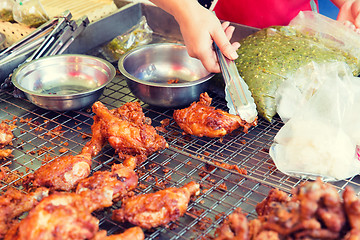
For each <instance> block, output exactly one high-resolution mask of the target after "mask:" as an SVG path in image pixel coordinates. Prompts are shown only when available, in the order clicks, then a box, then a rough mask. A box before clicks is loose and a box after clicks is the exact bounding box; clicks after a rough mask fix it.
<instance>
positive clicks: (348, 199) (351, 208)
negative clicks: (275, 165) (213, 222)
mask: <svg viewBox="0 0 360 240" xmlns="http://www.w3.org/2000/svg"><path fill="white" fill-rule="evenodd" d="M256 212H257V214H258V218H257V219H253V220H250V221H248V220H247V218H246V216H245V215H244V214H243V213H242V212H241V209H237V210H236V211H235V212H234V213H232V214H231V215H229V218H228V219H227V220H226V221H225V222H224V223H223V224H222V225H221V226H220V227H219V228H218V229H217V230H216V233H215V235H216V237H215V239H216V240H231V239H234V240H235V239H244V240H247V239H256V240H262V239H274V240H276V239H345V240H350V239H353V240H355V239H360V199H359V198H358V197H357V196H356V194H355V192H354V191H353V189H352V188H350V187H346V188H345V190H344V192H343V193H342V197H341V196H340V195H339V194H338V192H337V191H336V189H335V188H334V187H333V186H331V185H329V184H326V183H324V182H322V181H321V180H320V179H317V180H316V181H312V182H306V183H303V184H301V185H299V186H298V187H297V188H295V189H293V192H292V196H291V197H290V196H289V195H288V194H286V193H285V192H282V191H280V190H278V189H272V190H271V191H270V192H269V194H268V196H267V197H266V198H265V199H264V200H263V201H262V202H261V203H259V204H258V205H257V206H256Z"/></svg>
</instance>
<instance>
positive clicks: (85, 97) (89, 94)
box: [11, 54, 116, 111]
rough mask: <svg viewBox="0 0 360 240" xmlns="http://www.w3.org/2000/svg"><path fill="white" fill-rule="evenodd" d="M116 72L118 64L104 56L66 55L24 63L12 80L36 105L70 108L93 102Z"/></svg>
mask: <svg viewBox="0 0 360 240" xmlns="http://www.w3.org/2000/svg"><path fill="white" fill-rule="evenodd" d="M115 74H116V69H115V67H114V66H113V65H112V64H111V63H109V62H108V61H106V60H103V59H101V58H97V57H93V56H88V55H81V54H63V55H55V56H49V57H43V58H39V59H36V60H33V61H31V62H29V63H26V64H23V65H21V66H20V67H19V68H18V69H17V70H16V71H15V72H14V74H13V76H12V78H11V81H12V83H13V84H14V86H15V87H17V88H18V89H19V90H21V91H22V92H24V94H25V96H26V97H27V98H28V99H29V100H30V101H31V102H32V103H33V104H35V105H37V106H39V107H41V108H45V109H48V110H56V111H67V110H78V109H80V108H83V107H87V106H90V105H92V104H93V103H94V102H95V101H96V100H98V98H99V97H100V96H101V95H102V93H103V91H104V88H105V86H106V85H107V84H108V83H109V82H110V81H111V80H112V79H113V78H114V77H115Z"/></svg>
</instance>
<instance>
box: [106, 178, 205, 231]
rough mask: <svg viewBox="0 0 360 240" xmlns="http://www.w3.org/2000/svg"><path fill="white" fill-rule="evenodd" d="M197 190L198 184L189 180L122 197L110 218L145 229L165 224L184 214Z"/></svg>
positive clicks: (198, 188)
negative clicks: (176, 185)
mask: <svg viewBox="0 0 360 240" xmlns="http://www.w3.org/2000/svg"><path fill="white" fill-rule="evenodd" d="M199 191H200V185H199V184H197V183H195V182H189V183H188V184H186V185H185V186H183V187H181V188H167V189H164V190H160V191H158V192H155V193H149V194H141V195H137V196H134V197H131V198H128V199H124V200H123V204H122V207H121V208H120V209H117V210H114V212H113V215H112V219H113V220H115V221H118V222H126V221H127V222H130V223H132V224H134V225H137V226H139V227H142V228H145V229H150V228H153V227H158V226H166V225H167V224H168V223H169V222H171V221H175V220H177V219H178V218H179V217H181V216H183V215H184V214H185V212H186V209H187V207H188V203H189V201H190V197H191V196H193V195H196V194H198V193H199Z"/></svg>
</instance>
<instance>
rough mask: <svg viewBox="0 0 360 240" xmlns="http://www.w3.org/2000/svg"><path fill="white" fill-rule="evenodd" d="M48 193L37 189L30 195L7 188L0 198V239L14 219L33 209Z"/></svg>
mask: <svg viewBox="0 0 360 240" xmlns="http://www.w3.org/2000/svg"><path fill="white" fill-rule="evenodd" d="M48 193H49V189H47V188H38V189H36V190H35V191H34V192H31V193H23V192H21V191H19V190H16V189H14V188H9V189H8V190H7V191H6V192H5V193H4V194H3V195H2V196H0V216H1V217H0V238H1V239H2V238H3V237H4V235H5V234H6V233H7V231H8V230H9V228H10V227H11V225H12V224H13V221H14V219H15V218H16V217H18V216H20V215H21V214H23V213H24V212H27V211H29V210H30V209H32V208H34V206H36V205H37V204H38V203H39V201H40V200H41V199H43V198H44V197H46V196H47V195H48Z"/></svg>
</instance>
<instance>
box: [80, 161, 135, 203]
mask: <svg viewBox="0 0 360 240" xmlns="http://www.w3.org/2000/svg"><path fill="white" fill-rule="evenodd" d="M137 184H138V176H137V174H136V173H135V172H134V171H133V169H132V168H129V167H126V166H124V165H123V164H114V165H113V166H112V167H111V172H109V171H98V172H95V173H94V175H93V176H91V177H88V178H86V179H83V180H81V181H80V183H79V184H78V186H77V188H76V193H78V194H82V193H83V192H89V193H90V194H92V195H94V194H95V195H98V196H104V197H103V198H100V200H101V201H100V204H101V205H102V207H109V206H111V205H112V201H113V200H119V199H121V198H123V197H124V196H126V195H127V194H128V193H129V192H130V191H132V190H134V189H135V188H136V186H137Z"/></svg>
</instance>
